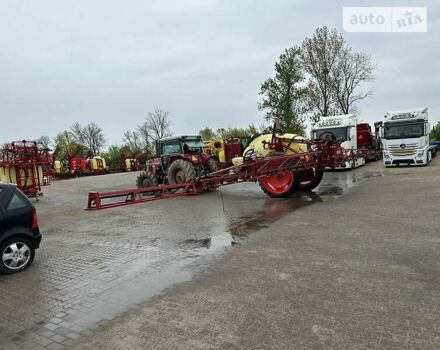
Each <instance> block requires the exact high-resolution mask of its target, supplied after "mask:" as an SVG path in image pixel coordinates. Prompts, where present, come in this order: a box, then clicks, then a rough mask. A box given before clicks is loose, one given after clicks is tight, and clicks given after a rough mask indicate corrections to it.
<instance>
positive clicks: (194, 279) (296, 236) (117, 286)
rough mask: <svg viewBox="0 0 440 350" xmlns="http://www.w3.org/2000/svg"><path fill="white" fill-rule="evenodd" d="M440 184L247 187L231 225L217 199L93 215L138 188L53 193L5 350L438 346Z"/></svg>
mask: <svg viewBox="0 0 440 350" xmlns="http://www.w3.org/2000/svg"><path fill="white" fill-rule="evenodd" d="M439 171H440V162H439V161H437V162H436V163H433V164H432V165H430V166H429V167H425V168H400V169H391V170H384V169H383V168H382V167H381V165H380V164H373V165H368V166H366V167H363V168H360V169H358V170H356V171H354V172H331V173H326V175H325V181H324V183H323V185H322V186H321V187H320V188H319V189H318V191H317V194H309V195H301V196H299V197H298V198H294V199H287V200H273V199H268V198H267V197H265V196H264V195H263V194H262V193H261V192H260V191H259V190H258V188H257V187H256V186H255V185H253V184H246V185H243V184H241V185H239V186H231V187H229V188H225V189H224V190H223V191H222V193H223V195H224V203H225V208H224V209H225V211H224V212H223V208H222V201H221V196H220V193H210V194H206V195H203V196H198V197H192V198H191V197H188V198H180V199H174V200H165V201H160V202H155V203H148V204H142V205H135V206H128V207H125V208H117V209H109V210H106V211H98V212H84V211H81V210H80V209H81V207H82V206H84V205H85V200H86V196H85V194H86V192H87V191H88V190H91V189H110V188H112V187H113V188H118V187H125V186H130V185H131V184H132V183H133V181H134V178H135V176H136V174H118V175H111V176H110V175H109V176H103V177H94V178H92V177H90V178H83V179H74V180H66V181H62V182H61V181H60V182H57V183H54V184H53V185H51V186H50V187H48V188H47V189H45V196H44V197H43V198H42V199H41V200H40V202H39V203H38V204H37V206H38V210H39V213H40V218H41V227H42V230H43V232H44V233H45V236H44V241H43V243H42V247H41V249H40V250H39V251H38V252H37V259H36V261H35V264H34V266H33V267H32V268H31V269H29V270H28V271H25V272H23V273H21V274H18V275H14V276H3V277H0V293H1V295H2V298H1V299H0V307H1V308H2V312H1V313H0V321H1V322H0V325H1V326H0V327H1V328H0V348H5V349H13V348H21V349H28V348H29V349H31V348H32V349H37V348H39V347H44V348H53V349H56V348H61V347H63V346H68V347H73V348H78V349H83V348H87V349H89V348H90V349H92V348H93V349H96V348H103V349H104V348H118V349H126V348H152V349H153V348H154V349H156V348H159V349H160V348H162V349H174V348H188V349H190V348H191V349H192V348H200V349H206V348H261V349H263V348H264V349H267V348H279V349H283V348H286V349H287V348H329V347H334V348H347V349H353V348H387V347H388V348H401V347H404V348H408V347H410V348H411V349H412V348H433V349H435V348H439V347H440V340H439V339H440V319H439V318H440V316H439V313H438V310H437V308H438V305H439V303H438V302H439V299H440V291H439V288H438V287H439V282H440V279H439V258H438V256H439V255H438V251H439V246H440V236H439V234H438V232H437V231H438V230H437V227H438V226H439V224H440V222H439V219H438V216H436V215H437V214H436V210H435V208H436V207H437V205H438V203H437V200H438V197H439V192H440V190H439V187H438V185H437V184H438V181H439V180H440V176H439V175H438V174H439ZM382 175H384V176H382ZM366 213H367V214H366ZM390 216H391V217H393V218H394V219H393V220H389V217H390ZM179 283H180V284H179ZM176 284H177V285H176ZM173 286H174V287H173ZM171 287H173V288H171ZM164 291H165V292H164ZM161 293H163V294H162V295H161ZM152 296H155V297H154V298H153V300H152V301H151V297H152Z"/></svg>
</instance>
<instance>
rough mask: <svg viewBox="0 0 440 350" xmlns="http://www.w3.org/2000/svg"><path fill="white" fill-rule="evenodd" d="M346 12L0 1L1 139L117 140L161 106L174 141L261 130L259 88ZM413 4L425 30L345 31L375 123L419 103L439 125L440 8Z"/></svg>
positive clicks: (312, 6)
mask: <svg viewBox="0 0 440 350" xmlns="http://www.w3.org/2000/svg"><path fill="white" fill-rule="evenodd" d="M362 5H364V6H365V5H367V4H366V3H362ZM370 5H371V6H374V5H376V6H388V5H395V6H398V5H402V6H408V5H410V4H408V3H406V2H405V3H401V4H400V3H399V2H398V1H389V2H386V3H384V2H377V1H371V3H370V2H369V3H368V6H370ZM342 6H359V2H358V1H325V0H319V1H318V0H316V1H303V2H299V1H296V2H294V1H287V0H286V1H282V0H279V1H232V0H224V1H220V0H218V1H210V0H204V1H203V0H199V1H196V0H192V1H178V0H175V1H140V0H137V1H135V0H133V1H124V2H123V1H103V0H101V1H93V2H90V1H84V0H80V1H75V2H67V1H55V0H53V1H44V0H40V1H35V2H18V1H14V0H6V1H2V4H1V5H0V33H1V34H0V47H1V51H0V72H1V74H0V116H1V117H0V118H1V121H2V124H1V133H0V142H6V141H10V140H13V139H22V138H36V137H38V136H40V135H43V134H48V135H50V136H55V134H56V133H57V132H59V131H61V130H64V129H67V128H68V127H69V126H70V125H71V124H73V123H74V122H76V121H79V122H81V123H88V122H90V121H95V122H97V123H98V124H100V125H102V126H103V128H104V131H105V134H106V138H107V140H108V143H115V142H120V141H121V138H122V134H123V132H124V131H125V130H127V129H130V128H134V127H135V126H136V125H137V124H139V123H140V122H141V121H142V119H143V117H144V116H145V115H146V113H147V112H148V111H151V110H153V109H154V108H156V107H160V108H163V109H166V110H169V111H170V115H171V117H172V119H173V129H174V132H175V133H176V134H179V133H196V132H197V131H198V130H199V129H200V128H202V127H204V126H212V127H214V128H218V127H224V126H246V125H247V124H249V123H257V124H259V123H261V122H262V116H263V115H262V113H261V112H259V111H258V110H257V102H258V100H259V96H258V91H259V84H260V83H261V82H262V81H263V80H264V79H266V78H267V77H269V76H271V75H272V72H273V64H274V62H275V60H276V59H277V58H278V56H279V54H280V53H281V52H282V51H283V49H284V48H286V47H289V46H292V45H295V44H299V43H300V42H301V41H302V40H303V38H304V37H306V36H308V35H310V34H311V33H312V32H313V31H314V29H315V28H316V27H317V26H322V25H329V26H332V27H336V28H337V29H339V30H341V31H342V20H341V13H342ZM414 6H428V22H429V23H428V25H429V28H428V30H429V31H428V33H415V34H365V33H359V34H354V33H347V34H346V38H347V40H348V42H349V43H350V44H352V45H353V46H354V47H355V48H357V49H359V50H363V51H365V52H368V53H370V54H371V55H372V57H373V60H374V61H375V62H376V63H377V65H378V69H377V72H376V75H377V79H376V80H375V81H374V83H372V84H371V88H372V90H373V96H372V97H371V98H369V99H368V100H366V101H364V102H363V103H362V104H361V106H360V107H361V111H362V117H363V118H364V119H365V120H367V121H369V122H373V121H376V120H378V119H380V118H382V116H383V115H384V113H385V112H386V111H387V110H393V109H403V108H410V107H417V106H428V107H429V109H430V115H431V119H432V120H433V121H434V120H439V119H440V118H439V112H440V106H439V102H438V98H437V96H435V95H436V94H437V92H438V91H439V82H438V79H437V77H436V73H437V72H438V71H439V68H440V67H439V65H440V63H439V61H438V57H439V54H440V52H439V47H438V45H437V41H438V39H436V38H437V37H438V34H439V33H440V30H439V26H440V25H439V23H440V21H439V6H438V5H437V3H436V2H434V1H432V2H423V3H422V2H420V1H417V2H416V3H414Z"/></svg>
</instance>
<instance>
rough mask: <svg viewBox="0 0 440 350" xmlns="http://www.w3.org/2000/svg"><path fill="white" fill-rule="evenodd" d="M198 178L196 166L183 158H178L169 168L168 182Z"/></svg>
mask: <svg viewBox="0 0 440 350" xmlns="http://www.w3.org/2000/svg"><path fill="white" fill-rule="evenodd" d="M195 178H196V168H195V166H194V165H193V164H192V163H191V162H189V161H187V160H183V159H177V160H175V161H174V162H173V163H171V165H170V167H169V168H168V183H170V184H181V183H184V182H187V181H190V180H192V179H195Z"/></svg>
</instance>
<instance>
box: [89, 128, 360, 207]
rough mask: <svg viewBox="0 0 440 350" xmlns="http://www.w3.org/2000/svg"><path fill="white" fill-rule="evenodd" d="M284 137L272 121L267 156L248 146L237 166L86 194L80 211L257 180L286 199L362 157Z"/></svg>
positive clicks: (326, 143) (333, 144) (325, 141)
mask: <svg viewBox="0 0 440 350" xmlns="http://www.w3.org/2000/svg"><path fill="white" fill-rule="evenodd" d="M286 135H293V134H284V135H283V134H282V132H281V130H280V128H279V124H278V123H275V125H274V131H273V133H272V135H270V134H269V138H268V141H266V140H263V141H261V146H262V148H263V149H264V150H266V151H267V152H265V153H266V154H269V155H268V156H264V157H258V156H257V155H256V154H255V151H254V150H253V149H252V148H249V147H248V148H247V149H246V150H245V152H244V154H243V157H240V158H241V159H240V162H239V163H240V164H237V165H233V166H231V167H228V168H225V169H222V170H219V171H214V172H211V173H202V174H200V176H198V177H197V178H194V179H192V180H190V181H187V182H184V183H180V184H163V185H158V186H151V187H145V188H133V189H124V190H118V191H111V192H89V196H88V203H87V207H86V208H85V210H99V209H105V208H112V207H119V206H123V205H129V204H136V203H143V202H148V201H153V200H159V199H165V198H172V197H178V196H188V195H196V194H201V193H203V192H205V191H213V190H216V189H217V188H218V187H220V186H224V185H229V184H234V183H240V182H257V181H258V183H259V185H260V187H261V189H262V190H263V191H264V192H265V193H266V194H268V195H269V196H271V197H275V198H281V197H288V196H291V195H292V194H293V193H294V192H296V191H298V190H300V191H309V190H312V189H314V188H315V187H316V186H318V185H319V183H320V182H321V180H322V176H323V171H324V169H328V168H336V167H344V164H345V163H346V162H347V161H350V160H353V159H356V157H360V156H362V153H363V150H347V149H344V148H342V147H341V146H340V141H338V140H331V139H330V138H328V137H323V138H321V139H318V140H312V141H308V140H305V139H304V138H302V137H300V136H296V135H293V137H292V138H290V139H289V138H286ZM298 145H301V151H300V152H296V150H297V149H298ZM295 148H296V150H295ZM289 151H290V152H289ZM287 153H289V154H287Z"/></svg>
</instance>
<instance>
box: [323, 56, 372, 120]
mask: <svg viewBox="0 0 440 350" xmlns="http://www.w3.org/2000/svg"><path fill="white" fill-rule="evenodd" d="M374 69H375V66H374V64H373V63H372V62H371V58H370V56H369V55H367V54H365V53H362V52H353V50H352V49H351V48H347V49H345V50H344V52H343V54H342V56H341V59H340V60H339V61H338V63H337V65H336V67H335V69H334V72H332V74H331V79H332V81H333V87H334V95H335V98H336V101H337V103H338V106H339V108H340V109H341V111H342V113H344V114H348V113H354V112H356V111H357V108H356V105H355V103H356V102H358V101H360V100H363V99H364V98H366V97H368V96H370V95H371V91H367V92H357V90H358V87H359V85H360V84H361V83H362V82H365V81H371V80H373V79H374V74H373V71H374Z"/></svg>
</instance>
